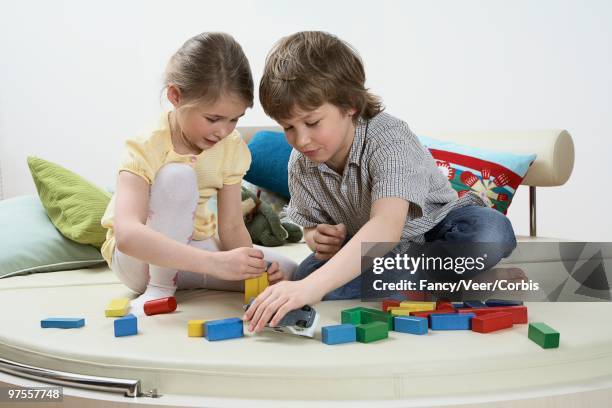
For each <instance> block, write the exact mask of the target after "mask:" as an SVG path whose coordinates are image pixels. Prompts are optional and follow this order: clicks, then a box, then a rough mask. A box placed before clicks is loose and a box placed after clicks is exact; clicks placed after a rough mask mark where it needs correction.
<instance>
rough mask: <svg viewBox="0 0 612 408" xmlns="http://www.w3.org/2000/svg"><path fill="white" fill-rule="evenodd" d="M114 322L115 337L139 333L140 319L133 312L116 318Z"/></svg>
mask: <svg viewBox="0 0 612 408" xmlns="http://www.w3.org/2000/svg"><path fill="white" fill-rule="evenodd" d="M113 323H114V325H115V337H123V336H132V335H134V334H138V319H137V318H136V316H134V315H133V314H131V313H130V314H128V315H125V316H123V317H120V318H118V319H115V321H114V322H113Z"/></svg>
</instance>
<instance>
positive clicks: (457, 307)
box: [452, 302, 465, 309]
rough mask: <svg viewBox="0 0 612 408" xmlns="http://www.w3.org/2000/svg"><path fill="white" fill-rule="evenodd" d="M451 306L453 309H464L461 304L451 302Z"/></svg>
mask: <svg viewBox="0 0 612 408" xmlns="http://www.w3.org/2000/svg"><path fill="white" fill-rule="evenodd" d="M452 305H453V307H454V308H455V309H463V308H464V307H465V305H464V304H463V302H453V303H452Z"/></svg>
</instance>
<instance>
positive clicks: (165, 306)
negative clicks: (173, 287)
mask: <svg viewBox="0 0 612 408" xmlns="http://www.w3.org/2000/svg"><path fill="white" fill-rule="evenodd" d="M143 309H144V312H145V314H146V315H147V316H151V315H156V314H160V313H170V312H174V311H175V310H176V299H175V298H174V296H170V297H166V298H161V299H154V300H149V301H148V302H145V304H144V307H143Z"/></svg>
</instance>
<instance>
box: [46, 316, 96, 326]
mask: <svg viewBox="0 0 612 408" xmlns="http://www.w3.org/2000/svg"><path fill="white" fill-rule="evenodd" d="M83 326H85V319H84V318H82V317H48V318H46V319H43V320H41V321H40V327H42V328H43V329H77V328H79V327H83Z"/></svg>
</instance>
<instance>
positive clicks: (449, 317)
mask: <svg viewBox="0 0 612 408" xmlns="http://www.w3.org/2000/svg"><path fill="white" fill-rule="evenodd" d="M474 316H476V314H474V313H449V314H432V315H429V319H430V321H431V330H470V328H471V321H470V320H471V319H472V317H474Z"/></svg>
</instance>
